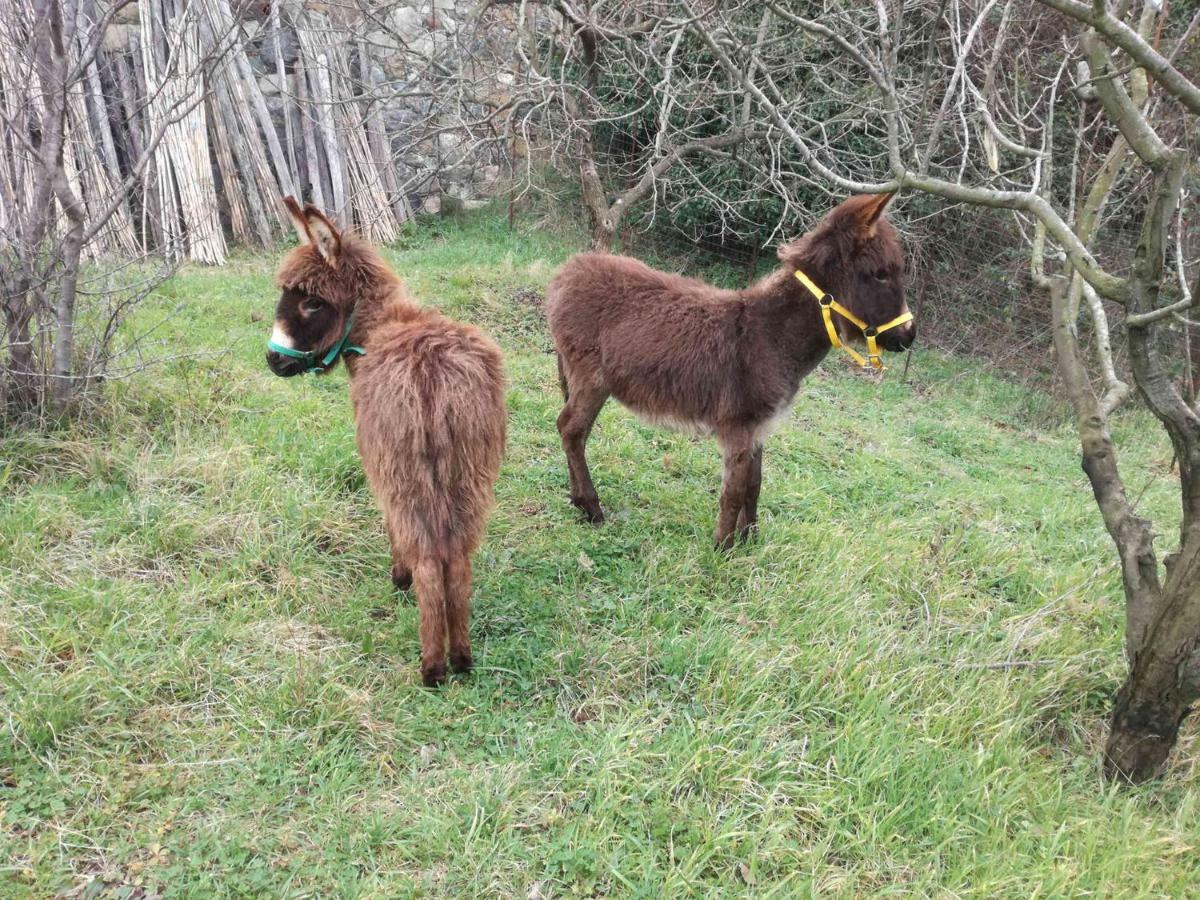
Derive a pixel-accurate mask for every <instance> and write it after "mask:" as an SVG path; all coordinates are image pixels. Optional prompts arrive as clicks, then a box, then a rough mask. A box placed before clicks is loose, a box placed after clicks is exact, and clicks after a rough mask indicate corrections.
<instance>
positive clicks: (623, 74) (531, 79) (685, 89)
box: [458, 0, 766, 250]
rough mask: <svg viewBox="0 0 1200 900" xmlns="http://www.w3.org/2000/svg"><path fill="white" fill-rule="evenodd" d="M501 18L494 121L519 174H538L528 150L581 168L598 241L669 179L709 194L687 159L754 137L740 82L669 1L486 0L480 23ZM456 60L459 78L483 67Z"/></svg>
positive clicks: (663, 190) (532, 180) (528, 178)
mask: <svg viewBox="0 0 1200 900" xmlns="http://www.w3.org/2000/svg"><path fill="white" fill-rule="evenodd" d="M765 18H766V17H765V16H764V15H763V14H761V13H755V14H754V20H755V21H756V22H758V21H760V20H764V19H765ZM497 19H501V20H503V21H504V22H505V23H506V24H507V26H508V27H506V28H503V29H497V28H495V27H492V28H491V33H492V34H493V35H498V36H499V37H500V40H501V41H503V42H507V46H502V47H499V48H493V49H494V54H493V56H492V59H493V60H495V61H497V62H498V63H499V64H500V65H501V66H502V67H504V68H505V69H506V70H507V71H501V72H497V73H494V74H492V75H491V76H489V77H488V78H487V79H486V81H488V82H495V81H500V82H502V83H507V84H508V85H509V89H508V90H507V91H506V95H504V96H501V97H493V98H488V97H483V98H481V99H482V102H483V104H484V106H485V107H486V108H487V109H488V110H489V113H490V118H489V120H488V121H489V124H490V125H491V124H495V125H498V126H499V127H498V129H497V130H496V131H495V132H493V133H494V134H495V135H496V136H498V137H500V138H501V139H502V140H504V141H506V142H507V143H509V144H510V145H511V146H513V147H516V146H518V145H519V146H520V147H521V148H522V152H521V153H519V154H514V157H520V158H521V159H523V161H524V163H525V165H526V166H527V169H526V172H525V173H524V176H525V177H524V178H523V179H521V178H520V173H518V180H523V181H524V183H525V184H526V185H527V186H533V185H535V184H536V182H537V180H538V179H537V177H536V176H537V174H538V173H536V172H535V171H534V169H533V161H534V152H535V151H533V150H532V149H527V148H537V150H536V153H537V154H538V156H539V157H540V158H541V159H544V160H546V161H548V162H550V163H562V162H565V163H566V164H567V165H568V166H569V167H570V168H571V169H573V170H574V171H575V172H577V173H578V177H579V184H580V188H581V193H582V197H583V204H584V208H585V210H586V211H587V215H588V218H589V220H590V224H591V232H592V243H593V246H594V247H595V248H596V249H604V250H607V249H611V247H612V244H613V241H614V239H615V237H616V236H617V234H618V233H619V232H620V231H621V229H622V227H623V225H624V224H625V223H626V221H627V218H628V216H629V213H630V211H631V210H633V209H635V208H637V207H638V206H639V205H640V204H644V203H647V202H649V203H654V202H656V201H657V200H659V199H660V198H665V197H666V196H667V195H668V193H669V186H670V185H672V184H675V185H687V186H688V187H687V188H686V189H687V190H692V191H708V190H709V189H710V188H709V187H708V186H706V185H704V184H703V179H701V178H698V177H697V176H696V172H695V170H694V168H693V167H692V163H693V161H694V160H696V159H697V158H699V157H714V156H722V155H728V154H729V153H730V152H732V151H735V150H736V148H738V147H739V146H741V145H743V144H744V143H745V142H746V141H747V140H748V139H750V138H751V137H752V136H753V134H754V127H753V123H752V122H751V121H750V109H749V107H748V106H746V105H745V104H744V103H743V102H742V91H741V89H740V86H739V84H738V80H739V79H737V78H731V77H730V76H728V75H727V74H726V73H725V71H724V69H723V68H722V67H721V66H720V65H719V64H718V63H717V62H716V61H715V60H714V59H713V58H712V57H711V56H710V55H708V54H698V53H697V52H696V51H697V50H698V49H699V45H698V42H697V40H696V36H695V35H694V34H693V33H692V31H691V30H690V29H689V28H688V27H687V22H686V19H684V18H682V17H681V16H680V15H679V10H678V9H677V7H676V6H675V4H673V3H670V2H653V3H618V4H609V3H600V2H588V0H584V2H569V0H548V2H537V0H519V2H511V3H500V2H492V3H488V4H484V6H483V8H482V10H481V13H480V16H479V19H478V23H480V24H485V23H489V22H490V23H491V24H492V25H493V26H494V25H495V23H496V21H497ZM463 59H464V61H465V64H466V65H467V66H469V67H470V77H468V76H467V71H466V69H463V70H460V73H459V76H460V77H459V78H458V81H459V83H462V84H466V83H471V82H472V81H473V80H475V81H477V80H478V79H479V76H480V75H481V74H482V73H483V72H485V71H487V67H486V63H483V61H482V60H481V58H480V57H471V56H467V55H464V57H463ZM481 63H482V64H481ZM497 100H498V101H499V102H496V101H497ZM464 124H465V123H464ZM476 130H477V129H476ZM712 196H714V197H721V199H722V202H726V200H725V197H724V196H722V195H721V194H720V193H719V192H717V193H714V194H713V195H712ZM725 196H727V195H725ZM651 218H652V216H651Z"/></svg>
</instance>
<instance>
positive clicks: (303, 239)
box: [283, 196, 312, 246]
mask: <svg viewBox="0 0 1200 900" xmlns="http://www.w3.org/2000/svg"><path fill="white" fill-rule="evenodd" d="M283 205H284V206H286V207H287V211H288V215H290V216H291V217H292V227H293V228H295V229H296V237H298V238H299V239H300V244H301V245H302V246H303V245H304V244H311V243H312V235H311V234H309V233H308V222H307V221H305V219H304V210H302V209H301V208H300V204H299V203H297V202H296V198H295V197H292V196H287V197H284V198H283Z"/></svg>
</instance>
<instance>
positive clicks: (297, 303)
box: [267, 197, 506, 687]
mask: <svg viewBox="0 0 1200 900" xmlns="http://www.w3.org/2000/svg"><path fill="white" fill-rule="evenodd" d="M284 202H285V204H286V205H287V207H288V209H289V211H290V212H291V214H292V220H293V222H294V224H295V226H296V231H297V233H298V234H299V235H300V246H299V247H297V248H296V249H295V250H292V251H291V252H290V253H289V254H288V255H287V256H286V257H285V258H284V260H283V264H282V265H281V266H280V268H279V277H278V282H279V287H280V288H281V289H282V291H283V293H282V295H281V296H280V298H279V304H278V306H277V307H276V310H275V330H274V332H273V333H272V335H271V340H270V341H269V342H268V344H267V346H268V348H269V349H268V352H267V365H269V366H270V367H271V371H272V372H274V373H275V374H276V375H283V376H290V375H298V374H300V373H301V372H313V371H315V372H325V371H328V370H329V369H330V368H331V367H332V366H335V365H336V364H337V361H338V359H339V358H340V357H342V356H343V355H344V356H346V367H347V369H348V370H349V372H350V399H351V400H352V402H353V404H354V421H355V426H356V434H357V439H358V452H359V455H360V456H361V457H362V461H363V468H364V469H365V470H366V473H367V480H368V481H369V482H370V484H371V490H372V491H374V493H375V498H376V500H377V501H378V502H379V506H380V508H381V509H382V511H383V520H384V524H385V525H386V526H387V532H388V537H389V538H390V539H391V545H392V581H393V582H394V583H395V584H396V586H397V587H398V588H402V589H403V588H407V587H408V586H409V585H413V584H415V586H416V592H417V605H418V609H419V614H420V633H421V677H422V678H423V679H424V681H425V684H426V685H428V686H431V687H432V686H433V685H436V684H440V683H441V682H443V681H445V680H446V648H447V643H449V651H450V666H451V668H453V669H454V671H456V672H467V671H469V670H470V668H471V637H470V632H469V627H470V618H471V556H472V554H473V553H474V552H475V550H476V548H478V546H479V542H480V540H481V539H482V537H483V531H484V526H485V524H486V522H487V516H488V512H489V510H490V509H491V506H492V490H493V486H494V485H495V483H496V476H497V474H498V473H499V471H500V459H501V457H502V456H503V454H504V433H505V422H506V412H505V405H504V390H505V381H504V369H503V359H502V358H501V356H500V350H499V348H497V347H496V345H495V344H494V343H492V342H491V341H490V340H488V338H487V337H486V336H484V334H483V333H482V332H480V331H479V329H477V328H473V327H471V326H470V325H462V324H459V323H458V322H454V321H451V320H450V319H447V318H446V317H445V316H443V315H441V314H440V313H438V312H435V311H433V310H429V309H422V308H421V307H419V306H417V305H416V304H415V303H414V302H413V301H412V299H411V298H410V297H409V295H408V293H407V291H406V290H405V288H404V285H403V283H402V282H401V281H400V279H399V278H398V277H396V275H395V273H393V272H392V271H391V269H389V268H388V267H387V264H386V263H385V262H384V261H383V260H382V259H381V258H380V256H379V254H378V253H377V252H376V251H375V250H374V248H372V247H371V246H369V245H368V244H366V243H364V242H363V241H361V240H358V239H357V238H355V237H354V236H352V235H349V234H339V233H338V231H337V229H336V228H335V227H334V226H333V224H332V223H331V222H330V221H329V219H327V218H326V217H325V216H324V215H322V214H321V212H320V211H319V210H317V209H316V208H314V207H313V206H311V205H310V206H305V207H304V209H301V208H300V207H299V205H298V204H297V203H296V201H295V200H293V199H292V198H291V197H288V198H287V199H286V200H285V201H284Z"/></svg>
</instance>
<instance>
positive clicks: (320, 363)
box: [267, 313, 367, 375]
mask: <svg viewBox="0 0 1200 900" xmlns="http://www.w3.org/2000/svg"><path fill="white" fill-rule="evenodd" d="M352 328H354V314H353V313H351V314H350V318H349V319H348V320H347V321H346V330H345V331H344V332H342V339H341V340H340V341H338V342H337V343H336V344H334V345H333V346H332V347H330V348H329V352H328V353H326V354H325V355H324V356H323V357H318V356H317V354H316V353H315V352H314V351H312V350H296V349H294V348H292V347H285V346H283V344H277V343H275V342H274V341H270V340H269V341H267V349H268V350H274V351H275V352H276V353H279V354H282V355H283V356H290V357H291V358H292V359H300V360H303V361H304V373H303V374H305V375H307V374H308V373H309V372H324V371H325V370H326V369H328V368H329V367H330V366H331V365H333V362H334V360H336V359H337V358H338V357H339V356H341V355H342V354H343V353H353V354H354V355H355V356H366V354H367V351H366V350H364V349H363V348H362V347H359V346H358V345H357V344H351V343H350V330H351V329H352Z"/></svg>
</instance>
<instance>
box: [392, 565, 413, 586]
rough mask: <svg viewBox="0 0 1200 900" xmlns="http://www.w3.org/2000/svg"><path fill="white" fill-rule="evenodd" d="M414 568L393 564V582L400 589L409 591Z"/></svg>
mask: <svg viewBox="0 0 1200 900" xmlns="http://www.w3.org/2000/svg"><path fill="white" fill-rule="evenodd" d="M412 578H413V576H412V569H410V568H408V567H407V566H392V584H394V585H395V586H396V590H398V591H407V590H408V589H409V588H410V587H412Z"/></svg>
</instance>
